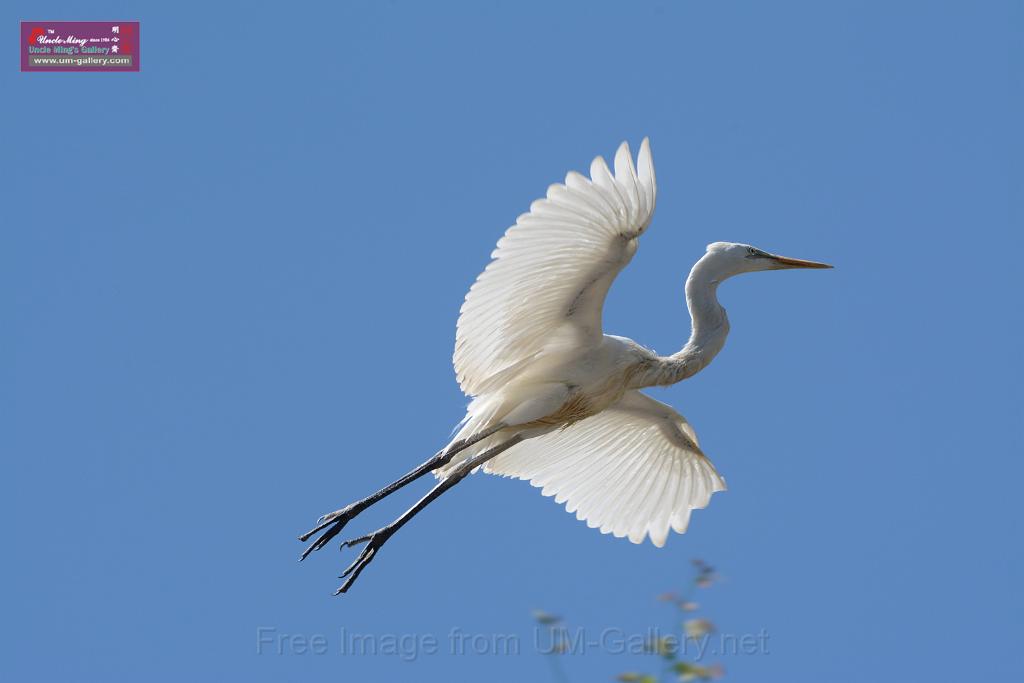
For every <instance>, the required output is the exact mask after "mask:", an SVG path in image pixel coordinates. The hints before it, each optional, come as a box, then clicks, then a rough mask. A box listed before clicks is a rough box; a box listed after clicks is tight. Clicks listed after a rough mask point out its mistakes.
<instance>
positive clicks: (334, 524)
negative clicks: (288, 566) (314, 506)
mask: <svg viewBox="0 0 1024 683" xmlns="http://www.w3.org/2000/svg"><path fill="white" fill-rule="evenodd" d="M360 512H361V510H360V509H359V508H356V507H353V506H351V505H350V506H348V507H346V508H342V509H341V510H336V511H334V512H331V513H329V514H326V515H324V516H323V517H321V518H320V519H319V520H317V524H316V526H315V527H313V528H312V529H310V530H309V531H307V532H306V533H304V534H302V535H301V536H299V540H300V541H308V540H309V539H310V538H311V537H312V536H313V534H315V533H317V532H319V531H323V530H324V529H327V531H324V533H323V534H321V535H320V537H319V538H318V539H316V540H315V541H313V542H312V543H311V544H309V546H308V547H307V548H306V549H305V550H303V551H302V555H300V556H299V562H301V561H302V560H304V559H306V558H307V557H309V555H310V554H311V553H312V552H313V551H315V550H320V548H323V547H324V546H325V545H327V544H328V543H330V542H331V539H333V538H334V537H335V536H337V535H338V534H340V533H341V530H342V529H344V528H345V525H346V524H348V523H349V522H350V521H352V519H353V518H354V517H355V516H356V515H357V514H359V513H360ZM328 527H330V528H328Z"/></svg>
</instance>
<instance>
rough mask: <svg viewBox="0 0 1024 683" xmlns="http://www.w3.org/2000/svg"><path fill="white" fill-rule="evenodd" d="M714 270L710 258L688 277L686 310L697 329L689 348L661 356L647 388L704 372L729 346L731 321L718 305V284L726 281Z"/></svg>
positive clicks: (648, 380)
mask: <svg viewBox="0 0 1024 683" xmlns="http://www.w3.org/2000/svg"><path fill="white" fill-rule="evenodd" d="M716 270H717V269H714V268H712V267H711V263H710V261H709V260H708V258H707V256H705V257H704V258H702V259H701V260H699V261H697V263H696V264H695V265H694V266H693V269H692V270H691V271H690V275H689V277H687V278H686V308H687V309H688V310H689V311H690V319H691V320H692V325H693V329H692V331H691V332H690V339H689V340H688V341H687V342H686V345H685V346H683V348H682V349H681V350H680V351H679V352H677V353H674V354H672V355H671V356H659V357H658V358H657V360H656V362H655V367H653V368H652V372H651V373H645V374H646V375H647V376H646V377H644V378H643V379H644V386H653V385H667V384H675V383H676V382H681V381H682V380H684V379H686V378H688V377H692V376H693V375H695V374H697V373H698V372H700V371H701V370H703V369H704V368H705V367H706V366H707V365H708V363H710V362H711V361H712V360H713V359H714V357H715V356H716V355H718V352H719V351H721V350H722V347H723V346H725V338H726V336H728V334H729V318H728V317H727V316H726V315H725V309H724V308H722V305H721V304H719V303H718V285H719V283H720V282H721V280H722V279H724V278H722V277H721V274H720V273H719V272H716Z"/></svg>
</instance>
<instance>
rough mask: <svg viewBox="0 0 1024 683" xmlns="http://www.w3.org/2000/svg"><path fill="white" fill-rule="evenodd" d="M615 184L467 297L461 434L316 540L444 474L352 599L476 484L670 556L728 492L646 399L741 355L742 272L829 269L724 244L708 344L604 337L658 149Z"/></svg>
mask: <svg viewBox="0 0 1024 683" xmlns="http://www.w3.org/2000/svg"><path fill="white" fill-rule="evenodd" d="M614 166H615V173H614V175H613V174H612V173H611V172H610V171H609V169H608V166H607V165H606V164H605V162H604V160H603V159H602V158H601V157H598V158H597V159H595V160H594V161H593V163H592V164H591V165H590V178H586V177H585V176H583V175H581V174H579V173H575V172H571V173H569V174H568V175H567V176H566V178H565V183H564V184H556V185H552V186H551V187H550V188H548V192H547V196H546V197H545V198H544V199H540V200H537V201H535V202H534V203H533V204H532V205H531V206H530V211H529V212H528V213H525V214H523V215H522V216H520V217H519V218H518V219H517V220H516V223H515V225H513V226H512V227H511V228H509V229H508V231H507V232H506V233H505V235H504V237H502V238H501V240H499V241H498V246H497V249H495V251H494V253H493V254H492V255H491V256H492V261H491V262H490V264H489V265H488V266H487V268H486V269H485V270H484V272H483V273H481V274H480V276H479V277H478V278H477V280H476V283H475V284H474V285H473V286H472V287H471V288H470V290H469V293H468V294H467V295H466V301H465V303H464V304H463V305H462V310H461V315H460V316H459V322H458V326H457V331H456V335H455V355H454V363H455V373H456V375H457V376H458V380H459V385H460V386H461V387H462V390H463V391H464V392H465V393H466V394H468V395H469V396H471V397H472V401H471V403H470V404H469V407H468V408H467V411H466V416H465V418H464V419H463V421H462V423H461V425H460V428H459V430H458V432H457V433H456V434H455V436H454V438H453V439H452V441H451V443H449V444H448V445H447V446H445V447H444V448H443V449H441V451H439V452H438V453H437V454H436V455H434V457H432V458H430V459H429V460H427V461H426V462H425V463H423V464H422V465H420V466H419V467H417V468H416V469H414V470H412V471H411V472H409V473H408V474H406V475H405V476H404V477H402V478H401V479H398V480H397V481H395V482H393V483H391V484H390V485H388V486H386V487H385V488H383V489H381V490H380V491H378V492H376V493H374V494H373V495H371V496H369V497H367V498H364V499H362V500H359V501H356V502H355V503H352V504H351V505H348V506H346V507H344V508H342V509H340V510H337V511H335V512H332V513H330V514H328V515H325V516H323V517H321V518H320V520H319V521H318V523H317V525H316V527H315V528H313V529H312V530H311V531H309V532H307V533H305V534H303V535H302V536H301V537H300V540H303V541H306V540H308V539H309V538H311V537H312V536H313V535H314V534H316V533H318V532H322V533H321V535H320V536H319V537H318V538H317V539H316V540H315V541H314V542H313V543H312V545H310V546H309V547H308V548H307V549H306V551H305V552H304V553H303V554H302V557H303V558H305V557H306V556H308V555H309V554H310V553H311V552H313V551H314V550H318V549H320V548H323V547H324V546H325V545H327V543H328V542H329V541H330V540H331V539H332V538H334V537H335V536H336V535H337V534H338V533H339V532H340V531H341V530H342V528H343V527H344V526H345V525H346V524H348V522H349V521H351V520H352V519H353V518H354V517H355V516H356V515H358V514H359V513H360V512H362V511H363V510H365V509H366V508H367V507H369V506H370V505H373V504H374V503H376V502H377V501H379V500H381V499H382V498H384V497H385V496H387V495H389V494H391V493H393V492H395V491H397V490H398V489H400V488H402V487H403V486H405V485H406V484H408V483H410V482H412V481H414V480H416V479H418V478H419V477H422V476H423V475H425V474H427V473H429V472H433V473H434V475H435V477H437V479H438V480H439V481H438V483H437V484H436V485H435V486H434V487H433V488H432V489H431V490H430V492H429V493H427V494H426V495H425V496H424V497H423V498H421V499H420V500H419V501H418V502H417V503H416V504H415V505H413V506H412V507H411V508H410V509H409V510H408V511H406V512H405V513H404V514H402V515H401V516H400V517H398V518H397V519H396V520H395V521H393V522H391V523H390V524H388V525H387V526H384V527H382V528H380V529H378V530H376V531H374V532H371V533H369V534H366V535H365V536H361V537H359V538H356V539H353V540H350V541H346V542H345V543H343V544H342V548H344V547H345V546H354V545H358V544H365V545H364V547H363V548H362V550H361V552H360V554H359V556H358V557H357V558H356V559H355V561H354V562H353V563H352V564H351V566H349V567H348V568H347V569H346V570H345V571H344V573H343V574H342V575H341V578H343V579H345V581H344V583H343V584H342V586H341V588H339V589H338V591H337V592H338V593H344V592H345V591H347V590H348V589H349V587H351V585H352V583H353V582H354V581H355V580H356V578H358V576H359V574H360V573H361V572H362V571H363V569H365V568H366V566H367V565H368V564H369V563H370V562H371V561H372V560H373V559H374V557H376V556H377V553H378V552H379V551H380V549H381V547H382V546H383V545H384V543H386V542H387V541H388V539H390V538H391V536H392V535H393V534H394V533H395V532H396V531H398V529H399V528H401V527H402V526H403V525H404V524H405V523H406V522H408V521H409V520H410V519H412V518H413V517H414V516H415V515H416V514H417V513H419V512H420V511H421V510H422V509H423V508H425V507H426V506H427V505H429V504H430V503H431V502H432V501H433V500H435V499H436V498H437V497H438V496H440V495H441V494H442V493H444V492H445V491H447V490H448V489H450V488H451V487H453V486H455V485H456V484H457V483H459V482H460V481H462V480H463V479H464V478H465V477H466V475H468V474H469V473H471V472H473V471H475V470H477V469H482V470H483V471H484V472H488V473H491V474H499V475H502V476H507V477H515V478H518V479H526V480H528V481H529V482H530V483H532V484H533V485H534V486H538V487H541V488H542V493H543V494H544V495H546V496H554V497H555V500H556V501H557V502H559V503H565V504H566V510H567V511H568V512H575V513H576V517H577V518H579V519H581V520H585V521H586V523H587V525H588V526H590V527H594V528H598V529H600V530H601V532H602V533H611V534H613V535H615V536H618V537H622V536H625V537H627V538H629V540H630V541H632V542H634V543H640V542H642V541H643V540H644V538H645V537H647V536H650V538H651V542H652V543H654V545H656V546H661V545H663V544H664V543H665V539H666V538H667V536H668V532H669V529H673V530H675V531H677V532H679V533H683V532H684V531H685V530H686V527H687V524H688V523H689V519H690V511H691V510H693V509H695V508H703V507H705V506H706V505H707V504H708V501H709V499H710V498H711V494H713V493H715V492H716V491H722V490H724V489H725V482H724V481H723V480H722V478H721V477H720V476H719V474H718V472H717V471H716V470H715V467H714V465H712V464H711V461H710V460H708V458H707V457H706V456H705V455H704V453H703V451H701V449H700V446H699V445H698V443H697V435H696V434H695V433H694V431H693V428H692V427H690V425H689V423H688V422H687V421H686V419H685V418H683V416H682V415H680V414H679V413H677V412H676V411H675V410H674V409H673V408H672V407H671V406H668V405H666V404H664V403H661V402H659V401H656V400H654V399H653V398H650V397H649V396H647V395H646V394H644V393H642V392H641V391H640V390H641V389H643V388H644V387H651V386H664V385H669V384H675V383H676V382H679V381H682V380H684V379H686V378H688V377H692V376H693V375H694V374H696V373H697V372H700V370H701V369H703V368H704V367H705V366H706V365H707V364H708V363H710V362H711V360H712V359H713V358H714V357H715V355H716V354H717V353H718V352H719V351H720V350H721V349H722V346H723V344H725V337H726V335H727V334H728V333H729V320H728V318H727V317H726V315H725V309H724V308H722V306H721V305H720V304H719V303H718V298H717V290H718V285H719V284H720V283H721V282H722V281H723V280H725V279H726V278H729V277H732V276H733V275H739V274H741V273H751V272H754V271H759V270H781V269H784V268H829V267H831V266H828V265H826V264H824V263H816V262H814V261H804V260H800V259H794V258H786V257H783V256H776V255H775V254H770V253H768V252H766V251H762V250H761V249H757V248H756V247H752V246H749V245H746V244H734V243H730V242H715V243H714V244H710V245H708V248H707V253H705V254H704V256H703V257H702V258H701V259H700V260H699V261H697V263H696V265H694V266H693V269H692V270H691V271H690V275H689V277H688V278H687V280H686V305H687V308H688V309H689V311H690V317H691V318H692V333H691V334H690V339H689V341H687V342H686V344H685V345H684V346H683V348H682V349H681V350H680V351H679V352H677V353H674V354H672V355H670V356H660V355H658V354H656V353H655V352H653V351H651V350H649V349H646V348H644V347H643V346H641V345H640V344H637V343H636V342H635V341H633V340H632V339H627V338H626V337H616V336H612V335H607V334H603V333H602V328H601V308H602V306H603V305H604V300H605V295H606V294H607V292H608V288H609V287H610V286H611V284H612V280H614V279H615V276H616V275H617V274H618V273H619V271H620V270H622V269H623V268H624V267H625V266H626V264H627V263H629V261H630V259H632V258H633V254H634V253H636V249H637V244H638V241H639V238H640V236H641V235H642V234H643V233H644V231H645V230H646V229H647V226H648V224H649V223H650V221H651V215H652V214H653V212H654V199H655V195H656V188H655V180H654V165H653V163H652V160H651V148H650V145H649V143H648V141H647V140H646V139H645V140H644V141H643V143H642V144H641V145H640V153H639V155H638V157H637V161H636V167H634V165H633V159H632V157H631V155H630V152H629V147H628V146H627V145H626V143H623V144H622V145H621V146H620V147H619V149H618V152H616V154H615V163H614Z"/></svg>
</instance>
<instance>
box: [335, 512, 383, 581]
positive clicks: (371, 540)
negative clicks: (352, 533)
mask: <svg viewBox="0 0 1024 683" xmlns="http://www.w3.org/2000/svg"><path fill="white" fill-rule="evenodd" d="M394 532H395V530H394V529H393V528H389V527H384V528H383V529H378V530H377V531H374V532H373V533H369V534H366V535H365V536H360V537H359V538H354V539H352V540H350V541H345V542H344V543H342V544H341V545H342V547H343V548H344V547H352V546H354V545H358V544H360V543H366V544H367V545H366V547H365V548H363V550H362V552H360V553H359V555H358V556H357V557H356V559H355V560H353V561H352V564H350V565H349V566H348V567H347V568H346V569H345V571H343V572H342V573H341V576H339V577H338V578H339V579H345V581H344V583H342V584H341V587H340V588H338V590H336V591H335V592H334V594H335V595H340V594H342V593H345V592H347V591H348V589H349V588H350V587H351V586H352V584H353V583H355V581H356V579H358V578H359V574H361V573H362V571H363V570H364V569H366V565H368V564H370V562H372V561H373V558H374V557H376V556H377V551H378V550H380V549H381V547H382V546H383V545H384V544H385V543H387V541H388V539H389V538H391V535H392V534H393V533H394Z"/></svg>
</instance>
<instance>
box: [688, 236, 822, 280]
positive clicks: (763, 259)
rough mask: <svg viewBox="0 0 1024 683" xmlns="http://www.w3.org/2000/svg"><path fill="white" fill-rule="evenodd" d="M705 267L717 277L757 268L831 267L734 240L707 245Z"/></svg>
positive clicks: (750, 271) (729, 275)
mask: <svg viewBox="0 0 1024 683" xmlns="http://www.w3.org/2000/svg"><path fill="white" fill-rule="evenodd" d="M701 260H702V261H704V262H706V265H707V267H709V268H710V269H712V270H714V272H716V273H717V274H719V277H718V278H716V279H720V280H721V279H725V278H727V277H732V276H733V275H739V274H740V273H753V272H755V271H758V270H783V269H787V268H831V267H832V266H830V265H828V264H827V263H818V262H817V261H805V260H803V259H798V258H789V257H788V256H779V255H777V254H772V253H769V252H767V251H763V250H761V249H758V248H757V247H752V246H750V245H749V244H737V243H736V242H714V243H712V244H709V245H708V251H707V253H706V254H705V255H704V258H703V259H701Z"/></svg>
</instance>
